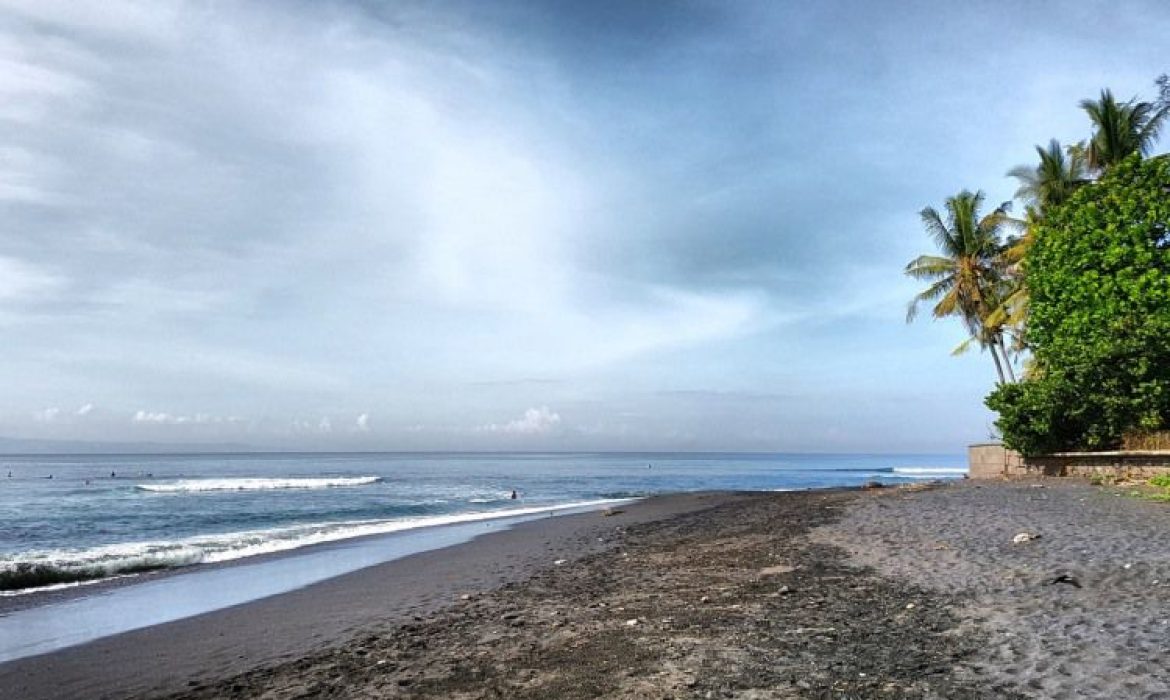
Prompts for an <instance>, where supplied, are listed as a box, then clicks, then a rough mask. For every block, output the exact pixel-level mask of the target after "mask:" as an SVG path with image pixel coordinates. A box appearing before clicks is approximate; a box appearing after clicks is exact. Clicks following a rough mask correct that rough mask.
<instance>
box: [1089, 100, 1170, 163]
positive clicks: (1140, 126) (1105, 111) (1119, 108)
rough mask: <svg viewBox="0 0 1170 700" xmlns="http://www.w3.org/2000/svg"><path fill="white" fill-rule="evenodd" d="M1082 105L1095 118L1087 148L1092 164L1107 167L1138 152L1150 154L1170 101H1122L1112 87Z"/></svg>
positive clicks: (1169, 108)
mask: <svg viewBox="0 0 1170 700" xmlns="http://www.w3.org/2000/svg"><path fill="white" fill-rule="evenodd" d="M1081 109H1083V110H1085V112H1086V113H1087V114H1088V115H1089V119H1092V120H1093V128H1094V131H1093V138H1092V139H1091V140H1090V141H1089V147H1088V150H1087V155H1088V162H1089V167H1091V168H1093V169H1095V170H1104V169H1106V168H1108V167H1109V166H1111V165H1113V164H1114V163H1118V162H1120V161H1122V160H1123V159H1125V158H1126V157H1128V156H1131V155H1133V154H1135V153H1140V154H1141V155H1146V154H1147V153H1149V150H1150V147H1151V146H1153V145H1154V142H1155V141H1157V139H1158V132H1159V131H1160V130H1161V128H1162V123H1163V122H1164V121H1165V120H1166V116H1167V115H1168V114H1170V105H1160V104H1156V103H1153V102H1138V101H1137V98H1134V99H1132V100H1130V101H1129V102H1121V103H1119V102H1118V101H1117V100H1116V99H1114V97H1113V93H1112V92H1111V91H1109V90H1102V91H1101V97H1100V99H1098V100H1081Z"/></svg>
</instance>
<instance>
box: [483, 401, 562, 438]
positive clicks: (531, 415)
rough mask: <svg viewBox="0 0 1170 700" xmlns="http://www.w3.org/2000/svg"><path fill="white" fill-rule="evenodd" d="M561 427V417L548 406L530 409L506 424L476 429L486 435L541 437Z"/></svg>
mask: <svg viewBox="0 0 1170 700" xmlns="http://www.w3.org/2000/svg"><path fill="white" fill-rule="evenodd" d="M560 425H561V415H560V414H559V413H557V412H555V411H553V410H551V409H549V407H548V406H541V407H539V408H530V409H528V410H526V411H525V412H524V415H523V416H520V417H519V418H516V419H515V420H510V421H508V422H507V423H502V424H499V423H488V424H487V425H482V426H480V427H479V428H477V430H478V431H480V432H486V433H507V434H511V435H543V434H546V433H550V432H553V431H554V430H557V429H558V428H559V427H560Z"/></svg>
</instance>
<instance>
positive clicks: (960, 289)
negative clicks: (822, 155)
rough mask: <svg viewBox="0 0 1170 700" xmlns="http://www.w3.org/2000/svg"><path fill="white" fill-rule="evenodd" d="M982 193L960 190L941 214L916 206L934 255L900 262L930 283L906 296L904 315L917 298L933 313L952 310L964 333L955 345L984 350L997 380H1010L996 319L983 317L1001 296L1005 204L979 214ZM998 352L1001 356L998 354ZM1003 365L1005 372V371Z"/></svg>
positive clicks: (910, 315)
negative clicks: (964, 337)
mask: <svg viewBox="0 0 1170 700" xmlns="http://www.w3.org/2000/svg"><path fill="white" fill-rule="evenodd" d="M982 205H983V193H982V192H976V193H971V192H969V191H967V190H963V191H962V192H960V193H959V194H957V195H955V196H954V197H950V198H948V199H947V201H946V211H947V217H946V220H945V221H944V220H943V217H942V216H941V215H940V214H939V213H938V211H937V210H936V209H935V208H934V207H926V208H925V209H923V210H922V212H921V214H920V216H921V217H922V224H923V226H924V227H925V228H926V231H927V233H928V234H930V237H931V238H933V239H934V242H935V245H936V246H937V247H938V249H939V255H921V256H919V257H917V258H915V259H914V260H911V261H910V263H909V264H908V265H906V270H905V272H906V274H907V275H909V276H910V277H913V278H914V279H916V280H926V281H929V282H930V283H931V284H930V286H929V287H927V288H926V289H925V290H923V291H922V292H920V293H918V294H917V295H915V297H914V299H913V300H911V302H910V306H909V308H908V309H907V312H906V321H907V322H910V321H913V320H914V317H915V316H916V315H917V313H918V306H919V304H922V303H925V302H933V303H934V307H933V308H932V309H931V315H933V316H934V317H935V318H945V317H947V316H958V317H959V318H960V319H961V320H962V322H963V325H964V326H966V328H967V331H968V334H969V335H970V339H969V340H967V341H965V342H964V343H963V344H961V345H960V346H959V347H958V348H956V352H962V351H963V350H964V349H966V347H967V346H969V345H970V343H971V342H977V343H978V344H979V346H980V347H981V348H985V349H988V350H990V352H991V358H992V360H993V361H994V362H995V370H996V373H997V374H998V375H999V382H1000V383H1001V384H1003V383H1005V382H1007V381H1008V377H1010V378H1011V380H1012V381H1015V376H1014V372H1013V371H1012V367H1011V361H1010V358H1009V357H1008V353H1007V348H1006V347H1005V346H1004V342H1003V326H1002V324H999V325H997V324H988V323H986V321H987V319H988V317H989V316H990V315H991V314H992V312H993V311H994V310H995V309H996V308H997V307H999V306H1000V301H1001V299H1002V298H1003V296H1004V293H1005V289H1004V273H1003V269H1002V264H1001V261H1002V258H1001V256H1000V249H1001V244H1000V230H1001V228H1002V227H1003V225H1004V222H1005V219H1006V216H1007V214H1006V209H1005V207H1000V208H999V209H996V210H995V211H994V212H993V213H991V214H989V215H988V216H984V217H981V216H980V215H979V209H980V208H981V207H982ZM1001 355H1002V360H1001ZM1005 370H1006V372H1007V374H1006V376H1005Z"/></svg>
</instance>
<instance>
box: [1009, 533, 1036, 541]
mask: <svg viewBox="0 0 1170 700" xmlns="http://www.w3.org/2000/svg"><path fill="white" fill-rule="evenodd" d="M1038 539H1040V535H1038V534H1036V533H1034V532H1021V533H1019V534H1018V535H1016V536H1015V537H1013V538H1012V543H1013V544H1023V543H1025V542H1031V541H1032V540H1038Z"/></svg>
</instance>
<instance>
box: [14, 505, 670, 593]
mask: <svg viewBox="0 0 1170 700" xmlns="http://www.w3.org/2000/svg"><path fill="white" fill-rule="evenodd" d="M662 495H671V494H662ZM654 497H656V496H646V497H640V498H630V499H604V500H599V501H591V502H581V503H565V504H563V505H548V506H535V507H533V508H531V509H516V510H514V511H499V512H494V511H483V512H476V513H458V514H453V515H452V516H447V517H454V518H460V517H464V518H465V519H463V520H456V521H453V522H440V523H426V524H422V525H417V526H414V527H407V528H402V529H398V530H389V531H386V532H373V533H366V534H360V535H352V536H347V537H343V538H338V539H334V540H325V541H321V542H311V543H307V544H303V545H299V546H295V547H290V548H288V549H277V550H273V551H268V552H261V553H259V554H253V555H248V556H243V557H239V558H234V559H224V560H220V561H210V562H197V563H194V564H187V565H180V566H166V567H161V568H158V569H151V570H148V571H142V572H134V573H126V574H115V575H113V576H109V577H106V578H96V579H90V580H85V581H80V582H73V583H66V584H54V585H52V586H46V587H44V588H37V589H29V590H27V591H20V592H13V591H5V592H4V593H3V594H0V616H4V615H9V614H12V613H16V612H20V611H22V610H29V609H33V608H40V607H45V606H49V605H57V604H61V603H67V602H70V601H72V600H75V599H77V598H84V597H88V596H93V595H102V594H106V593H109V592H111V591H114V590H117V589H120V588H124V587H127V586H136V585H139V584H144V583H150V582H154V581H159V580H164V579H168V578H172V577H175V576H185V575H191V574H198V573H201V572H209V571H216V570H219V569H225V568H234V567H242V566H253V565H257V564H263V563H266V562H271V561H277V560H281V559H285V558H289V557H297V556H305V555H311V554H315V553H320V552H327V551H330V550H332V549H337V548H344V547H349V546H352V545H356V544H361V543H364V542H369V541H373V540H377V539H379V538H393V537H399V536H411V535H422V534H424V533H426V532H433V531H438V530H440V529H442V528H447V527H452V526H459V525H463V524H475V523H481V524H485V525H494V524H505V525H507V522H508V521H516V520H519V521H520V522H523V521H525V520H527V519H533V518H541V517H548V516H555V517H564V515H567V514H573V513H575V512H577V511H579V510H580V511H581V512H587V511H589V510H595V509H596V510H600V509H603V508H605V507H608V506H611V505H613V506H616V505H619V504H625V503H628V502H634V501H640V500H645V499H646V498H654ZM562 511H567V512H562ZM477 516H482V517H477ZM438 517H443V516H438ZM392 522H393V521H387V523H392ZM379 563H380V562H379ZM338 575H344V572H343V573H342V574H338Z"/></svg>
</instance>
